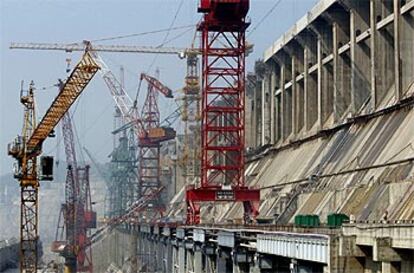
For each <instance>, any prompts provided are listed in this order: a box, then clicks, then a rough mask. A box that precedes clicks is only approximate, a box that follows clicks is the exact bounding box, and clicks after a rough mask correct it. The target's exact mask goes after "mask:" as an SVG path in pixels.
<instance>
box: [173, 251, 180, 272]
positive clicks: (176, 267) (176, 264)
mask: <svg viewBox="0 0 414 273" xmlns="http://www.w3.org/2000/svg"><path fill="white" fill-rule="evenodd" d="M172 253H173V259H172V269H173V271H172V272H173V273H178V272H179V258H178V247H175V246H173V250H172Z"/></svg>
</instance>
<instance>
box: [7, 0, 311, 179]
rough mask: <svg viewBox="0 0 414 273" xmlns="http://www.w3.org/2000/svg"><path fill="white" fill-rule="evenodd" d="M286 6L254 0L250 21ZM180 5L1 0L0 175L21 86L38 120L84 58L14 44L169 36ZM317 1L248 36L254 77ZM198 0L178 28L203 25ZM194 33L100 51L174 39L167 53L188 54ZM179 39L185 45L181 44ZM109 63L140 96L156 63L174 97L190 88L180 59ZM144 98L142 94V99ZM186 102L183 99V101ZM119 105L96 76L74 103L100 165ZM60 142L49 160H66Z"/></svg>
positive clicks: (83, 136) (294, 4) (286, 10)
mask: <svg viewBox="0 0 414 273" xmlns="http://www.w3.org/2000/svg"><path fill="white" fill-rule="evenodd" d="M278 1H279V0H251V10H250V13H249V17H250V18H251V22H252V26H251V28H250V29H253V28H255V27H256V25H257V23H258V22H259V21H260V20H261V19H262V18H263V16H264V15H265V14H266V13H267V12H268V11H269V10H270V9H271V8H272V7H273V6H274V5H275V3H276V2H278ZM180 2H181V0H135V1H123V0H99V1H88V0H82V1H80V0H78V1H70V0H50V1H39V0H30V1H28V0H26V1H25V0H23V1H21V0H20V1H17V0H15V1H12V0H0V46H1V49H0V51H1V52H0V76H1V77H0V175H1V174H5V173H9V172H11V170H12V163H13V160H12V159H11V158H10V157H8V156H7V150H6V145H7V143H8V142H10V141H12V140H13V138H14V137H15V136H16V135H17V134H20V132H21V127H22V117H23V111H22V110H23V108H22V106H21V104H20V103H19V90H20V82H21V80H24V81H25V87H26V88H27V86H28V83H29V82H30V81H31V80H33V81H34V82H35V84H36V86H37V87H38V89H40V90H38V91H37V93H36V98H37V106H38V117H39V118H40V117H41V116H42V115H43V114H44V112H45V111H46V110H47V108H48V106H49V105H50V103H51V101H52V99H53V98H54V97H55V96H56V93H57V90H56V89H55V88H46V89H45V90H41V89H42V88H43V87H49V86H51V85H53V84H54V83H56V82H57V79H58V78H64V77H65V68H66V62H65V59H66V58H68V57H70V58H71V59H72V66H73V65H75V63H76V62H77V61H78V60H79V58H80V54H79V53H72V54H68V53H65V52H50V51H48V52H44V51H22V50H10V49H9V48H8V47H9V45H10V42H59V43H74V42H81V41H82V40H85V39H86V40H97V39H100V38H106V37H114V36H119V35H128V34H134V33H141V32H150V31H153V30H158V29H166V28H168V27H169V26H170V25H171V23H172V22H173V20H174V18H175V15H176V14H177V10H178V7H179V6H180ZM316 2H317V0H281V2H280V4H278V6H277V8H276V9H275V10H274V12H272V13H271V14H270V15H269V16H268V17H267V19H266V20H265V21H263V23H262V24H261V25H260V26H259V27H258V28H257V29H256V30H255V31H254V32H253V33H252V34H251V35H249V36H248V40H249V42H250V43H253V44H254V53H253V54H251V55H250V56H249V57H248V61H247V62H248V70H249V71H252V70H253V64H254V61H255V60H256V59H258V58H262V56H263V52H264V50H265V49H267V48H268V47H269V46H270V45H271V44H272V42H274V41H275V40H276V39H277V38H278V37H280V35H282V34H283V33H284V32H285V31H286V30H287V29H289V28H290V27H291V26H292V25H293V24H294V23H295V21H297V20H298V19H299V18H300V17H302V16H304V15H305V14H306V12H307V11H308V10H309V9H310V8H311V7H312V6H313V5H315V3H316ZM197 3H198V1H195V0H183V3H182V5H181V9H180V10H179V12H178V14H177V16H176V18H175V22H174V27H180V26H187V25H194V24H196V23H197V21H198V20H199V19H200V15H199V14H197V12H196V11H197ZM194 32H195V30H194V28H187V29H179V30H174V31H171V32H170V33H169V35H168V37H167V38H166V33H165V32H163V33H157V34H150V35H143V36H136V37H133V38H127V39H116V40H109V41H105V42H96V44H98V43H101V44H120V45H122V44H126V45H148V46H157V45H160V44H161V43H162V42H163V41H164V40H167V41H169V40H171V41H170V42H169V43H168V44H167V46H177V47H188V46H189V45H190V44H191V41H192V39H193V36H194ZM176 37H178V38H176ZM102 57H103V59H104V60H105V61H106V63H107V64H108V65H109V66H110V68H111V69H112V70H113V71H114V72H115V74H117V75H118V73H119V69H120V65H123V66H124V67H125V69H126V73H125V78H126V87H127V88H126V89H127V91H128V92H129V94H130V95H131V96H135V93H136V90H137V85H138V75H139V74H140V73H141V72H142V71H148V69H149V68H150V66H151V64H152V63H154V65H153V66H152V69H151V71H150V74H153V73H154V70H155V68H157V67H158V68H159V69H160V78H161V80H162V81H163V82H164V83H165V84H166V85H168V86H170V88H171V89H173V90H178V89H179V88H181V87H182V86H183V83H184V76H185V61H182V60H179V59H178V58H177V57H176V56H159V57H158V58H157V59H155V62H154V55H138V54H125V53H124V54H122V53H105V54H102ZM141 93H143V92H141ZM178 96H179V95H178ZM161 104H162V113H161V115H162V116H164V117H165V116H166V115H167V114H168V113H170V112H171V111H173V110H174V109H175V104H174V103H171V102H166V101H163V102H161ZM113 109H114V103H113V102H112V98H111V97H110V94H109V91H108V89H107V88H106V86H105V85H104V83H103V80H102V78H100V76H99V75H96V76H95V78H94V79H93V80H92V82H91V83H90V85H89V86H88V87H87V89H86V90H85V92H84V93H83V95H82V96H81V97H80V100H79V101H78V102H77V103H76V104H74V106H73V107H72V109H71V111H72V112H73V113H74V120H75V123H76V125H75V126H76V131H77V135H78V138H79V140H80V142H81V143H82V145H83V146H86V147H88V148H89V150H90V151H91V152H92V154H94V155H95V156H96V157H97V158H98V160H99V161H101V162H106V161H108V155H109V153H110V152H111V150H112V137H111V134H110V132H111V130H112V127H113V118H112V115H113ZM59 139H60V138H59V137H58V138H56V139H49V140H47V141H46V143H45V145H44V149H43V150H44V153H45V154H49V155H53V156H58V157H60V159H61V160H63V158H64V154H63V150H61V151H60V152H59V153H58V154H57V152H56V151H57V148H56V147H61V146H62V145H60V146H59V145H57V143H58V142H59Z"/></svg>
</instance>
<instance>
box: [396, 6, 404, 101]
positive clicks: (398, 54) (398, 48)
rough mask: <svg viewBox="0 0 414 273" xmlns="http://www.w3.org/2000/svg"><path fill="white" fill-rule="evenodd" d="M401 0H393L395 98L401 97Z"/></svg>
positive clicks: (397, 99)
mask: <svg viewBox="0 0 414 273" xmlns="http://www.w3.org/2000/svg"><path fill="white" fill-rule="evenodd" d="M400 38H401V0H394V59H395V61H394V62H395V66H394V69H395V98H396V101H400V100H401V98H402V72H401V39H400Z"/></svg>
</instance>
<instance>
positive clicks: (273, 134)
mask: <svg viewBox="0 0 414 273" xmlns="http://www.w3.org/2000/svg"><path fill="white" fill-rule="evenodd" d="M275 91H276V75H275V67H274V65H273V66H272V69H270V73H269V94H270V143H271V144H275V143H276V129H275V127H276V120H275V109H276V106H275Z"/></svg>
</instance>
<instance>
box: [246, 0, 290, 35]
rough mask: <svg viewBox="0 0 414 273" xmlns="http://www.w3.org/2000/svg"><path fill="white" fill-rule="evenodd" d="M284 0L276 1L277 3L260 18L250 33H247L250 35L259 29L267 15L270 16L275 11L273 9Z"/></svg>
mask: <svg viewBox="0 0 414 273" xmlns="http://www.w3.org/2000/svg"><path fill="white" fill-rule="evenodd" d="M281 2H282V0H278V1H276V3H275V4H274V5H273V6H272V7H271V8H270V9H269V11H268V12H266V14H265V15H264V16H263V17H262V18H261V19H260V20H259V22H258V23H257V25H256V26H254V28H253V29H252V30H251V31H250V32H249V34H248V35H247V36H248V37H249V36H250V35H252V34H253V32H254V31H256V30H257V28H258V27H259V26H260V25H261V24H262V23H263V22H264V20H266V18H267V17H269V16H270V14H272V13H273V11H274V10H275V9H276V8H277V7H278V6H279V4H280V3H281Z"/></svg>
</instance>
